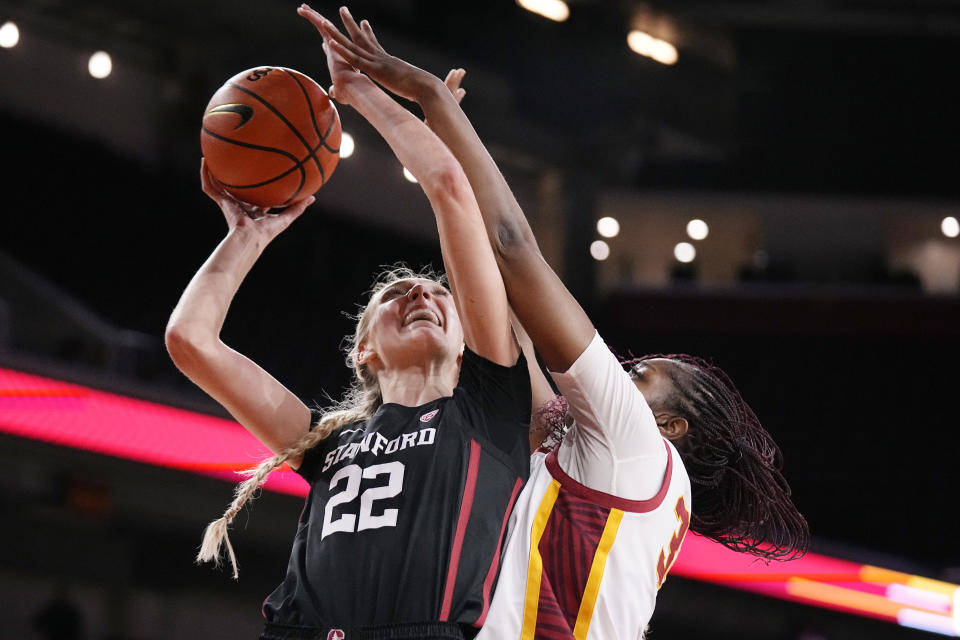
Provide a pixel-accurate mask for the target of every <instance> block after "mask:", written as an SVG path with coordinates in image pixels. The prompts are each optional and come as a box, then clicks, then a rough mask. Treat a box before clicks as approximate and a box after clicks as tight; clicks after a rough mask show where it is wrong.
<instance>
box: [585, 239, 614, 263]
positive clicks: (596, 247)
mask: <svg viewBox="0 0 960 640" xmlns="http://www.w3.org/2000/svg"><path fill="white" fill-rule="evenodd" d="M590 255H591V256H593V259H594V260H606V259H607V258H609V257H610V245H608V244H607V243H606V242H604V241H603V240H594V241H593V242H591V243H590Z"/></svg>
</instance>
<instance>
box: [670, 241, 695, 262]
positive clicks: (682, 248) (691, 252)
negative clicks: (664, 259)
mask: <svg viewBox="0 0 960 640" xmlns="http://www.w3.org/2000/svg"><path fill="white" fill-rule="evenodd" d="M673 257H674V258H676V259H677V261H678V262H693V260H694V258H696V257H697V250H696V249H694V248H693V245H692V244H690V243H689V242H678V243H677V246H675V247H674V248H673Z"/></svg>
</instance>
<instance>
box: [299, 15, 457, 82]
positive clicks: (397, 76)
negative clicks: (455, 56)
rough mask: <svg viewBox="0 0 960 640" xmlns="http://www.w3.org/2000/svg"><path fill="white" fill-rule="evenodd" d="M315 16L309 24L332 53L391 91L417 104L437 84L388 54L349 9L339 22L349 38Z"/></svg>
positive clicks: (324, 20) (432, 77)
mask: <svg viewBox="0 0 960 640" xmlns="http://www.w3.org/2000/svg"><path fill="white" fill-rule="evenodd" d="M304 11H307V12H312V11H313V10H312V9H310V8H309V7H307V6H306V5H301V15H304V13H303V12H304ZM313 13H314V14H315V15H316V17H317V18H318V20H316V21H315V20H314V19H312V18H311V19H310V20H311V22H313V23H314V24H315V25H316V26H317V28H318V29H319V30H320V32H321V33H322V34H323V37H324V41H325V42H326V43H327V45H328V46H329V47H330V48H331V50H332V51H335V52H336V53H338V54H339V55H340V56H341V57H342V58H343V59H344V60H345V61H346V62H347V63H349V64H350V65H352V66H353V67H354V68H356V69H358V70H360V71H362V72H363V73H365V74H367V75H368V76H370V78H372V79H373V80H374V82H376V83H377V84H379V85H381V86H382V87H384V88H385V89H387V90H388V91H390V92H392V93H394V94H396V95H398V96H400V97H402V98H406V99H407V100H412V101H416V100H417V97H418V95H419V92H420V90H421V89H422V88H423V87H425V86H427V85H429V83H430V82H432V81H434V80H435V77H434V76H433V75H432V74H430V73H429V72H427V71H424V70H423V69H420V68H419V67H415V66H414V65H412V64H410V63H409V62H406V61H404V60H401V59H400V58H398V57H396V56H392V55H390V54H389V53H387V52H386V51H385V50H384V48H383V47H382V46H381V45H380V42H379V41H378V40H377V36H376V34H374V32H373V28H372V27H371V26H370V22H368V21H367V20H362V21H360V24H357V22H356V21H355V20H354V19H353V16H352V15H351V14H350V10H349V9H347V8H346V7H341V8H340V18H341V20H342V21H343V26H344V28H345V29H346V32H347V35H349V37H347V35H344V34H343V33H341V32H340V30H339V29H337V27H336V25H334V24H333V23H332V22H330V21H329V20H327V19H326V18H324V17H323V16H321V15H320V14H318V13H316V12H313ZM457 86H458V87H459V85H457ZM455 95H456V94H455Z"/></svg>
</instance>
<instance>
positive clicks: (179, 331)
mask: <svg viewBox="0 0 960 640" xmlns="http://www.w3.org/2000/svg"><path fill="white" fill-rule="evenodd" d="M163 340H164V343H165V345H166V347H167V353H168V354H169V355H170V359H171V360H173V363H174V364H175V365H176V366H177V368H178V369H180V371H182V372H183V373H184V374H186V375H187V376H190V372H191V371H194V370H196V369H198V368H199V367H200V366H202V363H203V362H204V361H205V360H208V359H210V358H211V357H212V356H211V353H212V351H213V348H214V343H216V342H219V339H218V338H217V337H216V336H211V335H209V333H208V332H205V331H198V330H197V329H196V328H195V327H191V326H190V325H189V324H187V323H183V322H171V323H170V324H168V325H167V329H166V331H165V332H164V334H163Z"/></svg>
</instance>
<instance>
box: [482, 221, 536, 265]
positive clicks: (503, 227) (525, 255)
mask: <svg viewBox="0 0 960 640" xmlns="http://www.w3.org/2000/svg"><path fill="white" fill-rule="evenodd" d="M490 232H491V234H490V241H491V242H490V243H491V245H492V246H493V251H494V254H495V255H496V257H497V262H498V263H500V264H501V266H505V265H512V264H517V263H521V262H525V261H527V260H529V259H530V258H531V257H532V256H536V257H539V256H540V247H539V246H537V240H536V238H534V236H533V232H532V231H531V230H530V227H529V226H528V225H527V224H526V222H525V221H524V223H523V224H521V223H519V222H518V221H516V220H515V219H513V218H511V217H504V218H502V219H501V220H499V221H498V222H497V223H496V224H495V225H494V226H493V227H492V228H491V229H490Z"/></svg>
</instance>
